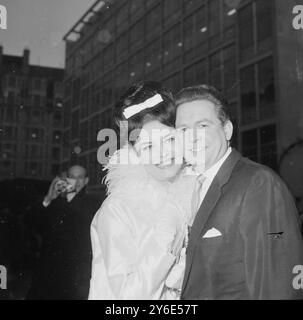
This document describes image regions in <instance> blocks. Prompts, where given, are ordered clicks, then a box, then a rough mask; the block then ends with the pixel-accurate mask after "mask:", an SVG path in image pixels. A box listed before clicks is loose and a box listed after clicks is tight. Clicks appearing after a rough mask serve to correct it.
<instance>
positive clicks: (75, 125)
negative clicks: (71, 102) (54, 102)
mask: <svg viewBox="0 0 303 320" xmlns="http://www.w3.org/2000/svg"><path fill="white" fill-rule="evenodd" d="M78 135H79V111H78V110H77V111H75V112H73V113H72V139H75V138H78Z"/></svg>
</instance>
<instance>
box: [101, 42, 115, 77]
mask: <svg viewBox="0 0 303 320" xmlns="http://www.w3.org/2000/svg"><path fill="white" fill-rule="evenodd" d="M103 54H104V57H103V58H104V71H107V70H109V69H111V68H112V66H113V65H114V63H115V51H114V45H113V44H111V45H109V46H108V47H106V48H105V50H104V53H103Z"/></svg>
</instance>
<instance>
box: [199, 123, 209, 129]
mask: <svg viewBox="0 0 303 320" xmlns="http://www.w3.org/2000/svg"><path fill="white" fill-rule="evenodd" d="M206 127H208V124H207V123H200V124H199V125H198V128H206Z"/></svg>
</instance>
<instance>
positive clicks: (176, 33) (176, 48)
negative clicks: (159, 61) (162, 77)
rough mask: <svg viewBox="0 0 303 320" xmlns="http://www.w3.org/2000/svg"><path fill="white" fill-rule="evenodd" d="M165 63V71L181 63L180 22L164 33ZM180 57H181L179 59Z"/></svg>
mask: <svg viewBox="0 0 303 320" xmlns="http://www.w3.org/2000/svg"><path fill="white" fill-rule="evenodd" d="M163 49H164V52H163V64H164V72H169V71H171V70H174V69H176V68H178V67H179V66H180V65H181V58H182V56H181V52H182V43H181V28H180V24H178V25H176V26H174V27H173V28H172V29H170V30H169V31H168V32H166V34H165V35H164V44H163ZM178 58H179V59H178Z"/></svg>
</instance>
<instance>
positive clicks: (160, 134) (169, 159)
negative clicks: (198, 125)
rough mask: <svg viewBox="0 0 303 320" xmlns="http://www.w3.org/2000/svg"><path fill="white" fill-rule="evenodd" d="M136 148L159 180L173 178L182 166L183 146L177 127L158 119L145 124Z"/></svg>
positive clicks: (151, 173) (152, 173) (144, 162)
mask: <svg viewBox="0 0 303 320" xmlns="http://www.w3.org/2000/svg"><path fill="white" fill-rule="evenodd" d="M134 149H135V151H136V152H137V155H138V157H139V159H140V162H141V163H142V164H144V166H145V169H146V171H147V172H148V173H149V174H150V175H151V176H152V177H153V178H155V179H157V180H172V179H173V178H174V177H175V176H176V175H177V173H178V172H179V171H180V169H181V167H182V164H183V163H182V162H183V155H182V152H181V150H182V148H181V145H180V142H179V139H178V136H177V131H176V129H175V128H172V127H168V126H166V125H164V124H162V123H161V122H159V121H158V120H153V121H150V122H147V123H145V124H144V125H143V127H142V130H141V131H140V134H139V136H138V139H137V141H136V143H135V145H134Z"/></svg>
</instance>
